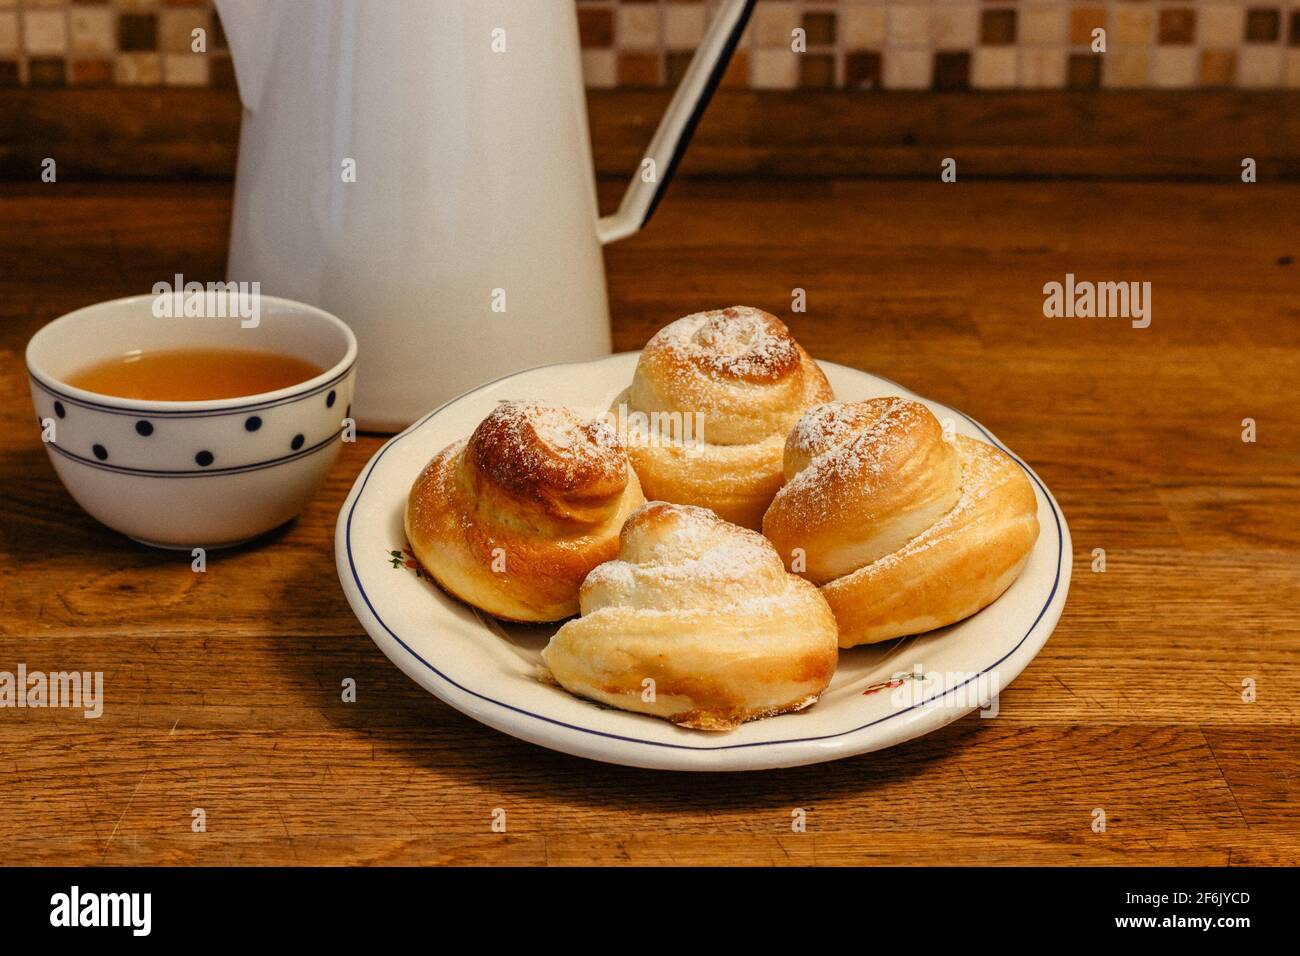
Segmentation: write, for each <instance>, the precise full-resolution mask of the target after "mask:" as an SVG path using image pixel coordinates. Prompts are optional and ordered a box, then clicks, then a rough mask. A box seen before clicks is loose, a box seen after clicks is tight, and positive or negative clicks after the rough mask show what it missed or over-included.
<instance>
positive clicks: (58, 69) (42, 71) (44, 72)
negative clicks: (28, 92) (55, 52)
mask: <svg viewBox="0 0 1300 956" xmlns="http://www.w3.org/2000/svg"><path fill="white" fill-rule="evenodd" d="M27 85H28V86H42V87H52V86H67V85H68V72H67V64H66V63H65V62H64V60H63V57H59V56H41V57H35V58H33V59H31V60H28V61H27Z"/></svg>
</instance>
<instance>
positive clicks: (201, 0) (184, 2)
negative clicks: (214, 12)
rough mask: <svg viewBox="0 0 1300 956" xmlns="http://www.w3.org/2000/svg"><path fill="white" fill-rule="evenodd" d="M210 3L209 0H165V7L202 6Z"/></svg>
mask: <svg viewBox="0 0 1300 956" xmlns="http://www.w3.org/2000/svg"><path fill="white" fill-rule="evenodd" d="M206 3H208V0H163V6H165V7H201V6H203V5H204V4H206Z"/></svg>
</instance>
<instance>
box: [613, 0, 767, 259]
mask: <svg viewBox="0 0 1300 956" xmlns="http://www.w3.org/2000/svg"><path fill="white" fill-rule="evenodd" d="M754 3H755V0H726V2H724V3H723V5H722V8H721V9H720V10H719V11H718V15H717V16H716V17H714V18H713V22H712V23H711V24H709V28H708V30H707V31H706V32H705V34H704V39H703V40H701V41H700V45H699V48H698V49H696V51H695V55H694V56H693V57H691V62H690V65H689V66H687V68H686V75H685V76H683V77H682V81H681V83H679V84H678V85H677V91H676V92H675V93H673V98H672V100H671V101H669V103H668V109H667V111H666V112H665V113H664V115H663V119H661V120H660V121H659V126H658V128H656V129H655V134H654V136H653V137H651V139H650V145H649V147H647V149H646V151H645V155H644V156H643V157H642V159H641V163H640V165H639V166H638V168H637V169H636V170H635V171H634V172H633V173H632V179H631V181H630V182H629V183H628V186H627V189H626V191H624V193H623V200H622V201H621V202H620V203H619V204H618V211H617V212H615V213H614V214H613V215H609V216H602V217H601V218H600V219H598V220H597V221H596V234H597V235H598V236H599V237H600V241H601V243H602V244H604V243H609V242H614V241H615V240H618V239H624V238H626V237H627V236H630V235H632V234H633V233H635V232H637V231H638V230H640V229H641V227H642V226H644V225H645V224H646V222H648V221H649V219H650V217H651V216H652V215H653V214H654V211H655V208H656V207H657V206H658V205H659V201H660V200H661V199H663V195H664V191H665V190H667V189H668V184H669V182H671V181H672V178H673V173H675V172H676V171H677V164H678V163H679V162H681V159H682V154H683V153H685V152H686V147H687V146H689V145H690V142H691V136H692V135H694V133H695V127H696V125H697V124H698V123H699V121H700V117H701V116H703V115H704V110H705V108H706V107H707V106H708V105H709V100H710V99H712V98H713V91H714V90H716V89H717V88H718V83H719V82H720V81H721V80H722V74H723V73H724V72H726V69H727V64H728V63H729V62H730V61H731V54H732V53H734V52H735V49H736V44H737V43H739V42H740V35H741V33H743V32H744V30H745V24H747V23H748V22H749V15H750V14H751V13H753V11H754ZM647 161H652V162H653V164H654V165H653V167H651V168H653V170H654V176H653V177H652V178H651V179H647V178H646V177H645V175H644V173H643V171H644V170H645V169H646V162H647Z"/></svg>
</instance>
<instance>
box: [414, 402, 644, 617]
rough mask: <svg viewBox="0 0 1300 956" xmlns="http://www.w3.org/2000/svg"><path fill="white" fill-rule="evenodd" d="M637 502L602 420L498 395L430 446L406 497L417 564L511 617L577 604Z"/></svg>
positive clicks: (568, 612) (565, 613) (635, 487)
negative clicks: (452, 434) (459, 434)
mask: <svg viewBox="0 0 1300 956" xmlns="http://www.w3.org/2000/svg"><path fill="white" fill-rule="evenodd" d="M644 501H645V499H644V497H643V496H642V494H641V486H640V483H639V482H638V481H637V477H636V473H635V472H634V471H633V470H632V468H631V467H630V466H629V464H628V460H627V455H626V453H625V451H624V448H623V443H622V442H621V441H620V440H619V438H618V435H617V434H616V433H615V432H614V429H613V428H611V427H610V426H608V425H606V424H604V423H603V422H598V421H584V420H582V419H581V418H579V417H578V416H577V415H576V414H574V413H573V412H572V411H570V410H569V409H566V408H554V407H548V406H544V405H538V404H534V403H530V402H507V403H504V404H502V405H500V406H499V407H497V408H496V409H495V410H493V412H492V413H491V414H490V415H488V416H487V418H485V419H483V421H482V423H481V424H480V425H479V426H478V428H476V429H475V430H474V434H473V435H471V436H470V437H469V440H468V441H459V442H456V443H454V444H452V445H449V446H448V447H446V448H444V449H443V450H442V451H441V452H439V453H438V454H437V455H436V456H435V457H434V459H433V460H432V461H431V462H429V464H428V465H427V466H426V467H425V468H424V470H423V471H422V472H421V473H420V476H419V477H418V478H417V479H416V480H415V484H414V485H413V486H412V487H411V492H410V495H409V496H408V498H407V503H406V536H407V540H409V541H410V543H411V549H412V551H414V552H415V556H416V557H417V558H418V559H419V560H420V563H421V564H422V565H423V566H424V568H425V570H427V571H428V572H429V574H430V575H431V576H432V577H433V578H434V580H436V581H437V582H438V583H439V584H440V585H441V586H442V587H443V588H444V589H445V590H446V591H448V592H450V593H451V594H452V595H454V596H455V597H458V598H460V599H461V600H462V601H465V602H466V603H467V604H472V605H474V606H475V607H478V608H481V609H483V610H484V611H487V612H488V613H489V614H493V615H495V616H496V617H500V618H505V619H507V620H512V621H558V620H561V619H562V618H565V617H570V616H572V615H574V614H576V613H577V612H578V588H579V587H580V586H581V584H582V581H583V578H585V577H586V576H587V573H588V572H589V571H591V569H592V568H594V567H595V566H596V565H598V564H600V563H601V562H603V561H607V560H609V559H610V558H612V557H613V556H614V555H615V553H616V552H617V551H618V534H619V529H620V528H621V527H622V526H623V522H624V520H625V519H626V518H627V516H628V515H629V514H630V513H631V512H632V511H634V510H635V509H636V508H637V507H638V506H639V505H641V504H642V503H643V502H644Z"/></svg>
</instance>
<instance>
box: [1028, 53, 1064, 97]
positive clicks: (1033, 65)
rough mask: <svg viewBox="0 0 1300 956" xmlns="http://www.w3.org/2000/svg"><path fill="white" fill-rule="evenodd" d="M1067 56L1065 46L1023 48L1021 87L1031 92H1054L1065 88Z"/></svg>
mask: <svg viewBox="0 0 1300 956" xmlns="http://www.w3.org/2000/svg"><path fill="white" fill-rule="evenodd" d="M1066 56H1067V53H1066V49H1065V47H1063V46H1059V47H1022V48H1021V50H1020V86H1021V87H1023V88H1024V89H1030V90H1053V89H1059V88H1060V87H1063V86H1065V77H1066V62H1067V61H1066Z"/></svg>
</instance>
